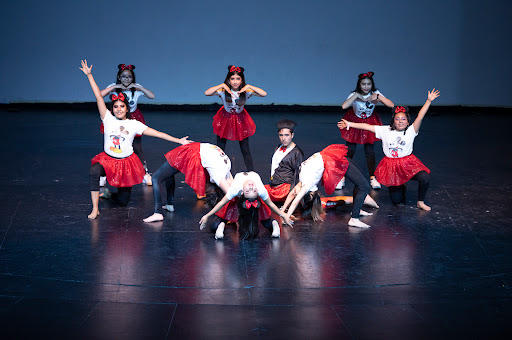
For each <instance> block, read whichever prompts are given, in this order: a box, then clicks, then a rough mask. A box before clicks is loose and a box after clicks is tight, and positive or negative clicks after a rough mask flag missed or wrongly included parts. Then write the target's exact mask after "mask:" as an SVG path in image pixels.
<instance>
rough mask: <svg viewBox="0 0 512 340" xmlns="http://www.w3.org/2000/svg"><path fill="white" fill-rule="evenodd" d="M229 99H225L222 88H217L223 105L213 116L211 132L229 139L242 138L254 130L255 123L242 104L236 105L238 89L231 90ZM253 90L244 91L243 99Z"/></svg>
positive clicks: (250, 134)
mask: <svg viewBox="0 0 512 340" xmlns="http://www.w3.org/2000/svg"><path fill="white" fill-rule="evenodd" d="M231 93H232V94H231V101H229V102H227V101H226V93H225V91H224V90H218V91H217V94H218V95H219V97H220V98H221V99H222V102H223V104H224V105H223V106H222V107H221V108H220V109H219V111H217V114H216V115H215V116H214V117H213V124H212V126H213V133H214V134H216V135H217V136H219V137H220V138H225V139H229V140H233V141H235V140H238V141H240V140H244V139H245V138H248V137H250V136H252V135H254V133H255V132H256V124H255V123H254V121H253V120H252V118H251V116H249V114H248V113H247V110H245V108H244V106H243V105H242V106H240V105H238V101H239V95H238V91H233V90H231ZM252 94H253V91H246V92H245V99H246V100H247V99H249V98H250V97H251V96H252Z"/></svg>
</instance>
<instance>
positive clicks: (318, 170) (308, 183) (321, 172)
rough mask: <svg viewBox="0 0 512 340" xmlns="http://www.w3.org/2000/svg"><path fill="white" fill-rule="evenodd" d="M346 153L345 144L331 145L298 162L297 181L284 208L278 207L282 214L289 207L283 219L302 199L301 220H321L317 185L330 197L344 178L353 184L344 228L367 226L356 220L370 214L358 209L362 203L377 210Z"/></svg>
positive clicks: (366, 187) (287, 216) (365, 181)
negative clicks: (305, 218) (350, 209)
mask: <svg viewBox="0 0 512 340" xmlns="http://www.w3.org/2000/svg"><path fill="white" fill-rule="evenodd" d="M346 154H347V146H346V145H341V144H332V145H329V146H328V147H326V148H325V149H323V150H322V151H320V152H317V153H315V154H314V155H313V156H311V157H309V158H308V159H307V160H305V161H304V162H302V166H301V168H300V175H299V180H300V181H299V183H298V184H297V185H296V186H295V188H293V190H292V191H290V194H289V195H288V197H287V198H286V201H285V202H284V205H283V206H282V207H281V210H282V211H286V208H287V207H288V206H290V208H289V209H288V213H287V214H286V216H285V217H286V218H290V216H291V215H292V213H293V212H294V211H295V208H297V205H298V204H299V202H301V200H302V199H303V198H304V199H303V200H302V203H303V204H302V205H303V208H304V212H303V213H302V217H312V218H313V220H314V221H322V220H323V217H322V216H323V214H324V212H325V211H324V209H323V207H322V202H321V199H320V194H319V193H318V187H317V185H318V183H319V182H320V181H322V182H323V185H324V189H325V192H326V193H327V194H329V195H330V194H332V193H333V192H334V190H335V187H336V184H337V183H339V181H340V180H341V179H342V178H343V177H344V176H346V177H347V178H348V179H349V180H351V181H352V182H353V183H354V185H355V187H354V199H353V203H354V205H353V207H352V218H351V219H350V220H349V221H348V225H350V226H353V227H359V228H369V227H370V226H369V225H368V224H366V223H364V222H362V221H361V220H359V217H360V215H371V213H368V212H365V211H362V210H361V207H362V206H363V203H367V204H369V205H371V206H374V207H378V205H377V203H375V201H374V200H373V199H372V198H371V197H370V196H368V192H369V191H370V185H369V184H368V182H367V180H366V179H365V177H364V175H363V174H362V173H361V170H359V168H358V167H357V165H355V163H353V162H352V161H351V160H350V159H349V158H347V157H346Z"/></svg>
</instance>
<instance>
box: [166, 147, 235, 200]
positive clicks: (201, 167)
mask: <svg viewBox="0 0 512 340" xmlns="http://www.w3.org/2000/svg"><path fill="white" fill-rule="evenodd" d="M165 158H166V159H167V162H169V165H171V166H172V167H173V168H175V169H177V170H179V171H180V172H181V173H183V174H184V175H185V183H187V184H188V185H189V186H190V187H191V188H192V189H194V191H195V192H196V194H197V195H199V196H204V195H205V187H206V181H207V180H210V182H212V183H215V184H217V185H219V183H220V181H221V180H222V179H228V178H229V177H230V176H231V173H230V171H231V160H230V159H229V157H228V156H227V155H226V154H225V153H224V151H222V149H221V148H219V147H218V146H216V145H213V144H209V143H190V144H187V145H182V146H179V147H177V148H175V149H173V150H171V151H169V152H168V153H166V154H165Z"/></svg>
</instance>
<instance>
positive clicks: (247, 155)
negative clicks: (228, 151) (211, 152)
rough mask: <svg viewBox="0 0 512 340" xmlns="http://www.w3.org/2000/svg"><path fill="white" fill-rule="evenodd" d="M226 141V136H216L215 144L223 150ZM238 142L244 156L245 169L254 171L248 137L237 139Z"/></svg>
mask: <svg viewBox="0 0 512 340" xmlns="http://www.w3.org/2000/svg"><path fill="white" fill-rule="evenodd" d="M226 142H227V139H226V138H220V137H219V136H217V146H218V147H219V148H221V149H222V150H225V148H226ZM238 143H239V144H240V151H242V156H243V157H244V163H245V167H246V169H247V171H254V165H253V163H252V155H251V149H249V137H247V138H246V139H242V140H241V141H238Z"/></svg>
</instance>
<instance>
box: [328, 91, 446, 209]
mask: <svg viewBox="0 0 512 340" xmlns="http://www.w3.org/2000/svg"><path fill="white" fill-rule="evenodd" d="M439 95H440V92H439V90H436V89H433V90H432V91H429V92H428V97H427V101H426V102H425V104H424V105H423V107H422V108H421V110H420V112H419V113H418V117H416V119H415V120H414V123H412V125H410V122H411V119H410V117H409V108H407V107H403V106H396V107H395V108H394V109H393V117H392V119H391V124H390V125H389V126H374V125H369V124H363V123H353V122H349V121H347V120H344V119H342V120H341V121H340V122H339V123H338V127H339V128H340V129H347V130H349V129H350V128H355V129H363V130H366V131H371V132H374V133H375V135H376V136H377V138H380V139H382V149H383V151H384V154H385V156H386V157H384V158H383V159H382V161H381V162H380V163H379V165H378V166H377V170H376V171H375V175H376V176H377V180H378V181H379V182H380V183H382V184H384V185H385V186H387V187H389V194H390V196H391V200H392V201H393V203H394V204H400V203H405V194H406V191H407V188H406V186H405V184H406V183H407V182H408V181H409V180H411V179H412V180H415V181H418V182H419V183H418V203H417V206H418V208H420V209H423V210H426V211H430V210H431V208H430V207H429V206H428V205H426V204H425V196H426V194H427V190H428V186H429V176H428V174H429V173H430V170H429V169H428V168H427V167H426V166H425V165H423V163H421V162H420V160H419V159H418V158H417V157H416V156H414V155H413V154H412V149H413V144H414V139H415V138H416V136H417V135H418V132H419V131H420V126H421V122H422V121H423V118H424V117H425V114H426V113H427V111H428V108H429V107H430V104H431V103H432V101H433V100H434V99H436V98H437V97H439Z"/></svg>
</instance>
